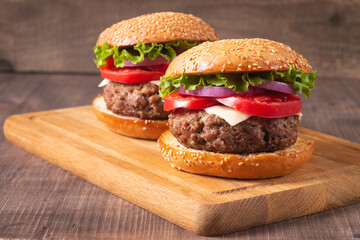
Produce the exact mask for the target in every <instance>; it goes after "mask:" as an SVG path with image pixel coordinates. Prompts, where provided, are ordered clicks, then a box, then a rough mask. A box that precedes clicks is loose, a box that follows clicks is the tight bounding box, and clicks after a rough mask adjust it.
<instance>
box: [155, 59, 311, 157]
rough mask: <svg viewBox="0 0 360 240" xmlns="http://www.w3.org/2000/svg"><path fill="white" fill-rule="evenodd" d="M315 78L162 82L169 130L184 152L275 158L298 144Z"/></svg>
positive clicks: (270, 75)
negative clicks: (265, 154) (303, 103)
mask: <svg viewBox="0 0 360 240" xmlns="http://www.w3.org/2000/svg"><path fill="white" fill-rule="evenodd" d="M316 74H317V72H316V71H315V72H312V73H302V71H301V70H296V69H295V68H294V66H291V67H290V68H289V70H288V71H285V72H278V71H275V70H274V71H272V72H259V73H243V74H235V73H234V74H209V75H185V74H183V75H181V76H179V77H166V76H164V77H162V78H161V82H160V94H161V96H162V97H163V98H164V109H165V110H166V111H170V110H173V112H172V113H171V114H170V115H169V129H170V131H171V133H172V134H173V135H174V136H175V137H176V138H177V140H178V141H179V143H181V144H183V145H184V146H185V147H188V148H193V149H198V150H206V151H211V152H219V153H234V154H248V153H257V152H274V151H278V150H282V149H285V148H287V147H289V146H291V145H293V144H294V143H295V142H296V139H297V133H298V126H299V123H300V116H301V108H302V107H301V99H300V98H299V97H298V96H296V95H297V94H299V93H303V94H304V95H305V96H306V97H308V96H309V94H310V90H311V88H313V87H314V80H315V78H316Z"/></svg>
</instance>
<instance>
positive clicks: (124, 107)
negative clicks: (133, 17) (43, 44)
mask: <svg viewBox="0 0 360 240" xmlns="http://www.w3.org/2000/svg"><path fill="white" fill-rule="evenodd" d="M196 45H197V43H196V42H194V43H189V42H187V41H186V40H178V41H172V42H168V43H150V44H144V43H141V42H140V43H138V44H137V45H136V46H132V47H126V48H119V47H117V46H113V47H111V46H109V45H108V44H107V43H105V44H103V46H95V47H94V53H95V55H96V59H95V63H96V65H97V66H98V68H100V73H101V76H102V77H103V78H104V80H103V81H102V82H101V83H100V85H99V87H103V89H104V98H105V102H106V105H107V107H108V109H110V110H111V111H112V112H114V113H117V114H121V115H126V116H132V117H138V118H144V119H166V118H167V115H168V112H167V111H164V110H163V102H162V100H161V97H160V96H159V86H158V85H159V84H158V82H159V81H160V80H159V79H160V77H161V76H162V75H164V73H165V71H166V69H167V67H168V65H169V63H170V61H172V60H173V59H174V58H175V57H176V55H177V54H178V53H180V52H182V51H184V50H186V49H189V48H191V47H194V46H196Z"/></svg>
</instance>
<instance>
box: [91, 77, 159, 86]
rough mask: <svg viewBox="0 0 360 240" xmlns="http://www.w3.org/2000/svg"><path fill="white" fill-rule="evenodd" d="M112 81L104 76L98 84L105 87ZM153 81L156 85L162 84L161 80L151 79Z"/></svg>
mask: <svg viewBox="0 0 360 240" xmlns="http://www.w3.org/2000/svg"><path fill="white" fill-rule="evenodd" d="M110 82H111V81H110V80H109V79H107V78H104V80H102V81H101V83H100V84H99V85H98V87H105V86H106V85H108V84H109V83H110ZM150 82H151V83H154V84H156V85H158V86H159V85H160V80H154V81H150Z"/></svg>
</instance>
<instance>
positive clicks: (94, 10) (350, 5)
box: [0, 0, 360, 80]
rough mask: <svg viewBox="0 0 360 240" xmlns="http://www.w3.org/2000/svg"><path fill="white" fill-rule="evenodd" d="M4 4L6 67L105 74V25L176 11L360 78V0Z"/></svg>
mask: <svg viewBox="0 0 360 240" xmlns="http://www.w3.org/2000/svg"><path fill="white" fill-rule="evenodd" d="M0 4H1V6H2V7H1V8H0V34H1V36H2V37H1V38H0V71H1V70H3V71H4V70H14V71H40V72H86V73H97V72H98V70H97V69H96V67H95V64H94V63H93V57H94V56H93V52H92V48H93V46H94V44H95V42H96V39H97V37H98V35H99V33H100V32H101V31H102V30H103V29H105V28H106V27H108V26H110V25H112V24H113V23H115V22H118V21H120V20H122V19H127V18H131V17H135V16H138V15H141V14H145V13H151V12H156V11H168V10H170V11H180V12H185V13H193V14H194V15H196V16H198V17H201V18H202V19H204V20H205V21H206V22H208V23H209V24H210V25H211V26H213V27H214V28H215V30H216V31H217V32H218V33H219V37H220V38H244V37H263V38H270V39H274V40H277V41H281V42H284V43H286V44H289V45H290V46H292V47H293V48H294V49H295V50H297V51H299V52H300V53H302V54H303V55H304V56H305V57H306V58H307V59H308V60H309V62H310V63H311V65H312V66H313V67H314V68H315V69H318V70H319V74H320V75H322V76H324V77H338V78H339V80H342V79H343V78H344V77H355V76H357V66H358V62H360V28H359V27H358V23H359V22H360V15H359V14H358V9H359V8H360V2H359V1H342V0H321V1H311V0H292V1H276V0H270V1H269V0H261V1H247V0H242V1H232V0H227V1H217V0H209V1H206V3H200V2H196V1H192V0H183V1H171V2H169V1H164V0H153V1H141V0H131V1H130V0H128V1H115V0H107V1H101V2H100V1H96V0H90V1H89V0H78V1H70V0H54V1H46V0H34V1H26V0H19V1H11V0H0ZM84 6H86V7H84Z"/></svg>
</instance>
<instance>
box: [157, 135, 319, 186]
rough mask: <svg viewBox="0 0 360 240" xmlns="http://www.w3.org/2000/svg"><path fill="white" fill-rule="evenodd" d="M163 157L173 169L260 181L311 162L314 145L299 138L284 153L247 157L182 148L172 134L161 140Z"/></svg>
mask: <svg viewBox="0 0 360 240" xmlns="http://www.w3.org/2000/svg"><path fill="white" fill-rule="evenodd" d="M158 144H159V148H160V151H161V154H162V156H163V157H164V158H165V159H166V160H167V161H169V162H170V165H171V166H172V167H173V168H177V169H179V170H183V171H186V172H190V173H196V174H203V175H211V176H218V177H226V178H239V179H260V178H271V177H278V176H283V175H285V174H288V173H290V172H292V171H294V170H295V169H297V168H299V167H300V166H302V165H303V164H304V163H305V162H306V161H307V160H309V159H310V157H311V154H312V152H313V150H314V142H313V141H310V140H307V141H305V140H302V139H299V138H298V140H297V142H296V143H295V144H294V145H292V146H291V147H288V148H286V149H284V150H281V151H276V152H273V153H252V154H247V155H239V154H222V153H214V152H207V151H199V150H194V149H190V148H186V147H184V146H182V145H181V144H180V143H179V142H178V141H177V140H176V138H175V137H174V136H173V135H172V134H171V132H170V131H166V132H164V133H163V134H162V135H161V136H160V138H159V140H158Z"/></svg>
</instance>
